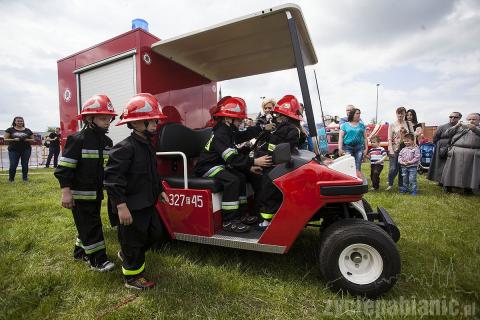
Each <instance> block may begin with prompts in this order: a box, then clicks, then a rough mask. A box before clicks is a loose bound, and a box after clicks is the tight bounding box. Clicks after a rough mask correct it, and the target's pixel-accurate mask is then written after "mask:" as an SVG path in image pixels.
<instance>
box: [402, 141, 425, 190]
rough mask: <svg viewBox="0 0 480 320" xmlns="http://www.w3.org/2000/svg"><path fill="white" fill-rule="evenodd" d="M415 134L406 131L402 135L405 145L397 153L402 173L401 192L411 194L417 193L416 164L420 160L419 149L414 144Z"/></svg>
mask: <svg viewBox="0 0 480 320" xmlns="http://www.w3.org/2000/svg"><path fill="white" fill-rule="evenodd" d="M414 141H415V136H414V135H413V134H412V133H407V134H405V136H404V137H403V143H405V147H404V148H403V149H402V150H401V151H400V153H399V155H398V163H399V164H400V170H401V174H402V186H401V187H400V192H401V193H407V192H411V194H412V196H414V195H416V194H417V166H418V163H419V162H420V157H421V155H420V149H419V148H418V147H417V146H416V145H415V142H414Z"/></svg>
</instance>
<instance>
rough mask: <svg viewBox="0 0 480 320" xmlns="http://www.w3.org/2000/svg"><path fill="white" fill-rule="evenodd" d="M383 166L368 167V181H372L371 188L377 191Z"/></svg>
mask: <svg viewBox="0 0 480 320" xmlns="http://www.w3.org/2000/svg"><path fill="white" fill-rule="evenodd" d="M382 170H383V165H381V164H372V165H370V179H372V187H373V188H374V189H378V188H379V187H380V174H381V173H382Z"/></svg>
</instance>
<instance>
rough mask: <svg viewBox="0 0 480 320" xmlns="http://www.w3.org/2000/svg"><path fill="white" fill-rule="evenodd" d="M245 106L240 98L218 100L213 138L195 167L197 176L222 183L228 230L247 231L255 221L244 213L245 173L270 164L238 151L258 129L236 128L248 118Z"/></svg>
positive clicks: (268, 161) (223, 212) (225, 228)
mask: <svg viewBox="0 0 480 320" xmlns="http://www.w3.org/2000/svg"><path fill="white" fill-rule="evenodd" d="M246 109H247V106H246V104H245V101H244V100H243V99H242V98H238V97H230V96H227V97H224V98H223V99H221V100H220V101H219V102H218V103H217V110H216V112H215V113H214V114H213V116H214V117H215V119H216V120H217V124H216V125H215V126H214V128H213V133H212V137H211V138H210V140H209V141H208V142H207V144H206V145H205V148H204V149H203V151H202V153H201V154H200V157H199V160H198V162H197V164H196V166H195V174H196V175H197V176H199V177H205V178H214V179H216V180H218V181H220V182H221V183H222V185H223V196H222V205H221V209H222V227H223V229H224V230H225V231H229V232H237V233H241V232H247V231H249V230H250V227H249V226H248V225H249V224H256V223H257V220H258V219H257V217H254V216H247V215H246V214H245V209H246V204H247V190H246V177H245V175H246V174H247V173H248V172H249V171H251V172H259V171H261V167H262V166H269V165H270V164H271V158H270V157H269V156H264V157H260V158H257V159H254V158H250V157H249V156H248V155H245V154H242V153H240V152H238V150H237V149H236V145H237V144H240V143H242V142H244V141H248V140H250V139H252V138H254V137H256V136H257V135H258V134H259V133H260V131H261V129H260V128H259V127H249V128H247V129H246V130H244V131H239V130H238V127H239V126H240V124H241V122H242V121H243V119H246V118H247V110H246Z"/></svg>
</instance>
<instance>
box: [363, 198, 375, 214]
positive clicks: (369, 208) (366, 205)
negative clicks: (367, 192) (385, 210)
mask: <svg viewBox="0 0 480 320" xmlns="http://www.w3.org/2000/svg"><path fill="white" fill-rule="evenodd" d="M362 203H363V208H364V209H365V212H366V213H370V212H373V209H372V206H371V205H370V203H369V202H368V201H367V200H365V199H362Z"/></svg>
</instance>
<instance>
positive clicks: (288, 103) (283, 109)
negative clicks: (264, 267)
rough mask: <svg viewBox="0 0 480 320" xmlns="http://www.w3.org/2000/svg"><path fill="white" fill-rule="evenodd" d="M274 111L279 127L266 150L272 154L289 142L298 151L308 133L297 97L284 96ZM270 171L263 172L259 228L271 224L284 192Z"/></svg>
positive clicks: (262, 228) (292, 148)
mask: <svg viewBox="0 0 480 320" xmlns="http://www.w3.org/2000/svg"><path fill="white" fill-rule="evenodd" d="M273 113H274V115H275V117H276V123H277V127H276V129H275V131H273V132H272V134H271V135H270V138H269V140H268V143H267V144H266V145H265V146H264V152H266V153H267V154H268V155H269V156H271V155H272V153H273V151H274V150H275V148H276V147H277V145H279V144H281V143H288V144H289V145H290V150H291V152H292V153H294V152H298V147H299V145H301V144H302V143H303V142H304V141H305V139H306V134H305V133H304V131H303V130H302V129H301V124H300V121H301V120H302V107H301V105H300V103H299V102H298V100H297V98H295V96H293V95H286V96H284V97H283V98H282V99H280V100H279V101H278V103H277V105H275V108H274V109H273ZM269 171H270V169H265V170H264V172H263V178H262V188H261V193H260V196H259V198H260V199H259V202H260V216H261V217H262V220H263V221H262V222H261V223H260V224H259V226H258V228H257V229H259V230H265V229H266V228H267V227H268V226H269V225H270V221H271V220H272V219H273V216H274V215H275V213H276V212H277V211H278V209H279V207H280V205H281V203H282V193H281V192H280V190H278V189H277V188H276V187H275V185H274V184H273V181H272V179H270V177H269V176H268V174H267V173H268V172H269Z"/></svg>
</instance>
